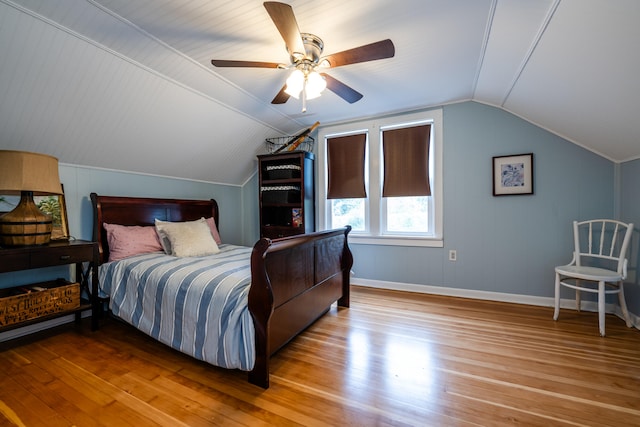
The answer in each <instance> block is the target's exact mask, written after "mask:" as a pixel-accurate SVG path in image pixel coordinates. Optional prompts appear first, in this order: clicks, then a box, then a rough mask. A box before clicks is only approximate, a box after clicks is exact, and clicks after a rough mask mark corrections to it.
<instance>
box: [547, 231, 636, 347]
mask: <svg viewBox="0 0 640 427" xmlns="http://www.w3.org/2000/svg"><path fill="white" fill-rule="evenodd" d="M632 233H633V224H625V223H624V222H620V221H615V220H610V219H596V220H589V221H581V222H578V221H574V222H573V239H574V245H575V250H574V253H573V260H572V261H571V263H570V264H568V265H563V266H560V267H556V268H555V272H556V283H555V293H556V294H555V310H554V312H553V320H558V315H559V313H560V285H562V286H565V287H567V288H571V289H575V291H576V308H577V310H578V311H580V305H581V303H580V292H582V291H585V292H591V293H596V294H598V324H599V328H600V335H601V336H604V335H605V332H604V317H605V298H606V295H608V294H618V299H619V300H620V308H621V309H622V315H623V316H624V319H625V321H626V323H627V326H628V327H631V320H630V319H629V312H628V311H627V304H626V303H625V300H624V279H625V278H626V277H627V258H626V256H627V249H628V247H629V243H630V241H631V234H632Z"/></svg>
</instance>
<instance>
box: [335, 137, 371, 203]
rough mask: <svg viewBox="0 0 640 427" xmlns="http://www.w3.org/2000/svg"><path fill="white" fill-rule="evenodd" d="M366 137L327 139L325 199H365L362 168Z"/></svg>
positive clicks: (365, 192)
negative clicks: (326, 188) (326, 187)
mask: <svg viewBox="0 0 640 427" xmlns="http://www.w3.org/2000/svg"><path fill="white" fill-rule="evenodd" d="M366 141H367V135H366V134H364V133H362V134H357V135H348V136H339V137H336V138H327V169H328V177H329V179H328V190H327V199H355V198H364V197H367V191H366V190H365V184H364V166H365V163H364V161H365V150H366Z"/></svg>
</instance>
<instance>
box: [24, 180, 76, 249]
mask: <svg viewBox="0 0 640 427" xmlns="http://www.w3.org/2000/svg"><path fill="white" fill-rule="evenodd" d="M33 201H34V202H35V204H36V206H38V208H39V209H40V210H41V211H42V212H44V213H47V214H49V215H51V218H52V219H53V228H52V230H51V240H69V222H68V220H67V206H66V204H65V201H64V186H63V187H62V194H60V195H52V196H34V197H33Z"/></svg>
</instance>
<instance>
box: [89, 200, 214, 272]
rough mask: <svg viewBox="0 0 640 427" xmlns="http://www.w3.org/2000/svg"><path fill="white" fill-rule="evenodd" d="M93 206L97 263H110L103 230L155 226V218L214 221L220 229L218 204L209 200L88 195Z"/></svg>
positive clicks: (105, 235) (163, 219)
mask: <svg viewBox="0 0 640 427" xmlns="http://www.w3.org/2000/svg"><path fill="white" fill-rule="evenodd" d="M91 203H92V204H93V241H94V242H98V246H99V248H100V262H101V263H102V262H105V261H106V260H108V259H109V245H108V244H107V232H106V231H105V229H104V227H103V226H102V224H103V223H105V222H106V223H107V224H120V225H155V220H156V218H157V219H159V220H162V221H173V222H177V221H193V220H196V219H200V218H203V217H204V218H210V217H213V218H214V219H215V221H216V224H217V225H218V229H220V217H219V216H220V215H219V212H218V203H217V202H216V201H215V200H214V199H210V200H186V199H151V198H142V197H114V196H99V195H98V194H96V193H91Z"/></svg>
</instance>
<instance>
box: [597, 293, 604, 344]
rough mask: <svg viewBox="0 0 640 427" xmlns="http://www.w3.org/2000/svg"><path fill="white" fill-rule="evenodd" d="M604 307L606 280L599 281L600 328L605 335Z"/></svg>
mask: <svg viewBox="0 0 640 427" xmlns="http://www.w3.org/2000/svg"><path fill="white" fill-rule="evenodd" d="M604 307H605V294H604V282H602V281H600V282H598V327H599V328H600V336H603V337H604Z"/></svg>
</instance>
